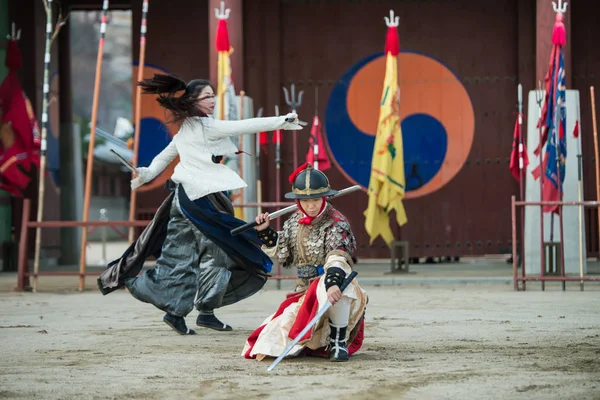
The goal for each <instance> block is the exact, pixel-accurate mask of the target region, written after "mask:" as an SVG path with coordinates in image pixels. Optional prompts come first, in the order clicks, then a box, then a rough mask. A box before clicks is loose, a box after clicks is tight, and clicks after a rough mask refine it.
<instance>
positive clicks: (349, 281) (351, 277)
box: [340, 271, 358, 293]
mask: <svg viewBox="0 0 600 400" xmlns="http://www.w3.org/2000/svg"><path fill="white" fill-rule="evenodd" d="M356 275H358V272H356V271H352V272H350V275H348V277H346V279H344V282H342V286H340V292H342V293H344V290H346V288H347V287H348V285H350V283H351V282H352V280H353V279H354V278H355V277H356Z"/></svg>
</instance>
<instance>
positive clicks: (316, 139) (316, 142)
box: [296, 83, 319, 169]
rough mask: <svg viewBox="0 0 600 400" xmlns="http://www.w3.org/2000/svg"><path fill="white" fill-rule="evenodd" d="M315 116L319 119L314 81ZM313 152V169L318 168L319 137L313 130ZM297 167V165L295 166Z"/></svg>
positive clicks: (317, 92) (317, 96) (317, 89)
mask: <svg viewBox="0 0 600 400" xmlns="http://www.w3.org/2000/svg"><path fill="white" fill-rule="evenodd" d="M315 116H316V117H317V121H319V119H318V118H319V88H318V87H317V84H316V83H315ZM317 123H318V122H317ZM313 141H314V142H313V152H314V155H315V161H314V162H315V165H314V167H315V169H319V137H318V134H317V131H315V136H314V137H313ZM296 168H297V167H296Z"/></svg>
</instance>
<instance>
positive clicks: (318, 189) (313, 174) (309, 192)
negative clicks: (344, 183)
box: [285, 163, 338, 200]
mask: <svg viewBox="0 0 600 400" xmlns="http://www.w3.org/2000/svg"><path fill="white" fill-rule="evenodd" d="M289 181H290V183H291V184H292V191H291V192H288V193H286V194H285V198H286V199H294V200H306V199H317V198H319V197H324V196H331V195H334V194H336V193H337V192H338V191H337V190H333V189H332V188H331V187H330V186H329V179H327V176H326V175H325V174H324V173H323V172H321V171H319V170H317V169H314V168H313V166H312V165H311V164H309V163H304V164H303V165H301V166H300V167H298V168H297V169H296V170H295V171H294V172H293V173H292V174H291V175H290V177H289Z"/></svg>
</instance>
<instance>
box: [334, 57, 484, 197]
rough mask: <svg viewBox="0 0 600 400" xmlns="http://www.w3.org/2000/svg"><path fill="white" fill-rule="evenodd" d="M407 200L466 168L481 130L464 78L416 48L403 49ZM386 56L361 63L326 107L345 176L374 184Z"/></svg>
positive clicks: (400, 66)
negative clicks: (476, 126) (372, 169)
mask: <svg viewBox="0 0 600 400" xmlns="http://www.w3.org/2000/svg"><path fill="white" fill-rule="evenodd" d="M398 70H399V79H398V82H399V86H400V117H401V123H400V126H401V129H402V140H403V148H404V151H403V153H404V170H405V179H406V196H405V198H416V197H421V196H424V195H427V194H430V193H433V192H436V191H437V190H439V189H441V188H442V187H444V186H445V185H447V184H448V183H449V182H450V181H451V180H452V179H453V178H454V177H455V176H456V175H457V174H458V172H459V171H460V170H461V169H462V167H463V166H464V164H465V162H466V160H467V157H468V155H469V152H470V150H471V146H472V144H473V138H474V133H475V117H474V112H473V105H472V103H471V100H470V98H469V95H468V93H467V90H466V89H465V87H464V86H463V85H462V83H461V82H460V80H459V79H458V77H457V76H456V75H455V74H454V73H453V72H452V71H450V69H448V68H447V67H446V66H445V65H443V64H442V63H441V62H439V61H437V60H435V59H433V58H431V57H429V56H426V55H423V54H419V53H415V52H410V51H402V52H401V53H400V54H399V55H398ZM384 75H385V55H384V53H383V52H380V53H376V54H372V55H370V56H368V57H366V58H364V59H362V60H361V61H359V62H358V63H356V64H355V65H353V66H352V67H351V68H350V69H349V70H348V71H347V72H346V73H345V74H344V75H343V76H342V78H341V79H340V80H339V81H338V82H337V83H336V85H335V86H334V88H333V90H332V92H331V95H330V98H329V101H328V104H327V109H326V112H325V134H326V138H327V145H328V147H329V150H330V153H331V155H332V156H333V158H334V159H335V161H336V164H337V166H338V167H339V169H340V171H341V172H342V174H344V175H345V176H346V177H347V178H348V179H349V180H350V181H351V182H353V183H355V184H359V185H361V186H363V188H366V187H368V185H369V178H370V173H371V160H372V156H373V146H374V143H375V135H376V133H377V121H378V119H379V110H380V101H381V93H382V90H383V78H384Z"/></svg>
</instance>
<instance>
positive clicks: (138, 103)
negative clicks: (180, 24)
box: [129, 0, 148, 243]
mask: <svg viewBox="0 0 600 400" xmlns="http://www.w3.org/2000/svg"><path fill="white" fill-rule="evenodd" d="M147 15H148V0H144V2H143V3H142V23H141V25H140V55H139V59H138V74H137V81H138V82H140V81H141V80H143V79H144V63H145V62H146V31H147V29H148V28H147V23H148V22H147ZM134 118H135V133H134V134H133V157H132V159H131V164H133V166H134V167H136V168H137V166H138V153H139V151H140V130H141V126H140V124H141V120H142V87H141V86H139V85H136V89H135V116H134ZM132 177H133V176H132ZM136 202H137V191H136V190H132V191H131V194H130V197H129V221H135V220H136V215H135V208H136ZM134 233H135V227H134V226H130V227H129V243H132V242H133V237H134Z"/></svg>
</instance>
